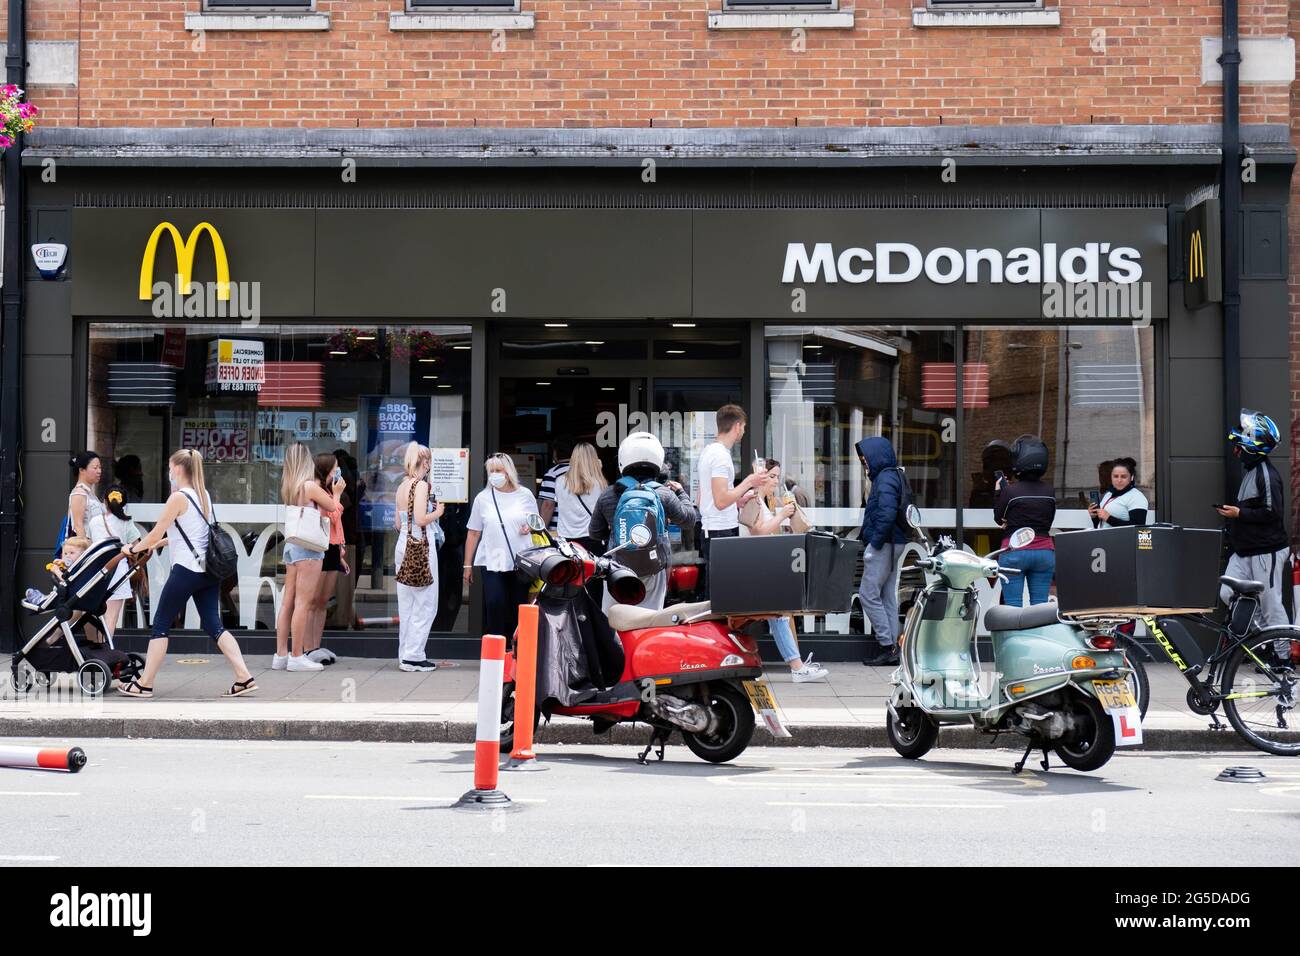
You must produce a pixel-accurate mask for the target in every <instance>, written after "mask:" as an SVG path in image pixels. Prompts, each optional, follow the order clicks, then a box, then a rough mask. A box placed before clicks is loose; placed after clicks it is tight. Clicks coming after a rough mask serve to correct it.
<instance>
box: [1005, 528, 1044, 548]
mask: <svg viewBox="0 0 1300 956" xmlns="http://www.w3.org/2000/svg"><path fill="white" fill-rule="evenodd" d="M1036 537H1037V535H1036V534H1035V533H1034V529H1033V528H1017V529H1016V530H1015V531H1013V532H1012V533H1011V538H1010V546H1011V547H1012V548H1013V549H1014V548H1023V547H1025V546H1026V545H1028V544H1030V543H1032V542H1033V540H1034V538H1036Z"/></svg>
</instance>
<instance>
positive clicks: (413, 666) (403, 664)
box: [397, 661, 438, 674]
mask: <svg viewBox="0 0 1300 956" xmlns="http://www.w3.org/2000/svg"><path fill="white" fill-rule="evenodd" d="M397 669H398V670H403V671H406V672H407V673H408V674H409V673H417V672H425V671H434V670H437V669H438V665H437V664H435V663H434V662H433V661H399V662H398V664H397Z"/></svg>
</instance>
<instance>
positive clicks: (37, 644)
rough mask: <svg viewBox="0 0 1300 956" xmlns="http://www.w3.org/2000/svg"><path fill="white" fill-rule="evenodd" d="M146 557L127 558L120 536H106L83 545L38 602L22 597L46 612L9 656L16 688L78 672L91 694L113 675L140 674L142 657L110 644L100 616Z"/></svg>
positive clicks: (30, 608)
mask: <svg viewBox="0 0 1300 956" xmlns="http://www.w3.org/2000/svg"><path fill="white" fill-rule="evenodd" d="M147 560H149V556H148V554H147V553H145V554H140V555H138V556H135V557H133V558H132V557H127V556H126V555H124V554H123V553H122V542H121V541H118V540H117V539H116V538H106V539H105V540H103V541H100V542H99V543H98V544H93V545H91V546H90V547H89V548H87V549H86V551H85V553H84V554H82V555H81V557H80V558H79V559H78V560H77V562H76V563H75V564H74V565H73V566H72V567H71V568H70V569H69V570H68V572H67V574H66V576H65V578H64V580H63V581H62V582H55V586H54V590H53V591H51V592H50V593H49V594H47V595H46V596H45V597H44V598H43V599H42V600H41V601H40V603H39V604H33V603H29V602H27V601H23V602H22V605H23V607H25V608H26V609H27V610H28V611H31V612H32V613H33V614H45V615H48V617H47V619H46V621H45V623H44V624H42V625H41V627H40V628H39V629H38V630H37V632H36V634H35V635H33V637H32V638H31V639H30V640H28V641H27V643H26V644H24V645H23V646H22V647H21V648H19V650H18V652H17V653H16V654H14V656H13V659H12V660H11V661H10V664H9V669H10V674H11V676H12V679H13V686H14V690H16V691H17V692H18V693H20V694H25V693H27V692H28V691H30V690H31V689H32V686H33V684H35V683H38V682H39V683H40V684H42V685H46V686H48V685H49V683H50V680H51V675H53V674H76V675H77V684H78V685H79V686H80V687H81V691H82V693H84V694H87V695H89V696H91V697H95V696H98V695H100V694H102V693H103V692H104V691H105V690H107V689H108V687H109V686H110V685H111V684H112V682H113V681H114V680H130V679H131V678H133V677H137V676H139V674H140V672H141V671H142V670H143V669H144V658H143V657H142V656H141V655H139V654H128V653H125V652H123V651H119V650H117V648H115V647H114V646H113V640H112V638H110V637H108V636H107V635H108V632H107V630H106V629H105V628H104V622H103V620H102V615H103V614H104V612H105V611H106V610H107V606H108V597H109V595H110V594H111V593H112V592H113V588H114V587H115V586H116V585H117V584H118V583H119V582H120V581H121V579H122V576H123V574H128V575H129V574H131V573H132V572H134V571H135V569H136V568H138V567H140V566H141V565H142V564H144V563H145V562H146V561H147ZM87 626H90V627H93V628H94V629H95V630H96V631H98V632H99V634H101V635H103V636H104V637H105V643H103V644H97V643H95V642H94V641H91V640H90V638H89V637H88V636H87V634H86V627H87Z"/></svg>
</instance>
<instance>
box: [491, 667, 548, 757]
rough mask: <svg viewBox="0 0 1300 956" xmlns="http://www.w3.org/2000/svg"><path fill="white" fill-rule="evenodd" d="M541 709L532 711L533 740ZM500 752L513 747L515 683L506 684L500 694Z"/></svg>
mask: <svg viewBox="0 0 1300 956" xmlns="http://www.w3.org/2000/svg"><path fill="white" fill-rule="evenodd" d="M541 717H542V714H541V711H534V712H533V740H534V741H536V740H537V726H538V724H539V723H540V722H541ZM500 749H501V752H502V753H503V754H508V753H510V751H512V750H514V749H515V685H514V684H506V685H505V687H504V688H503V689H502V696H501V746H500Z"/></svg>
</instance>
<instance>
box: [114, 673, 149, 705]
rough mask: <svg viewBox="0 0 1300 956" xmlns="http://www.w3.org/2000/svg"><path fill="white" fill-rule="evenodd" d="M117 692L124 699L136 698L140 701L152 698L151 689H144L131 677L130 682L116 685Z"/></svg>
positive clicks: (142, 685)
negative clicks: (124, 697)
mask: <svg viewBox="0 0 1300 956" xmlns="http://www.w3.org/2000/svg"><path fill="white" fill-rule="evenodd" d="M117 692H118V693H119V694H122V695H124V696H126V697H138V698H140V699H141V700H144V699H146V698H149V697H152V696H153V688H152V687H145V686H144V684H141V683H140V682H139V681H138V680H136V679H135V678H134V677H132V678H131V679H130V680H128V681H126V682H124V683H120V684H118V685H117Z"/></svg>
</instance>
